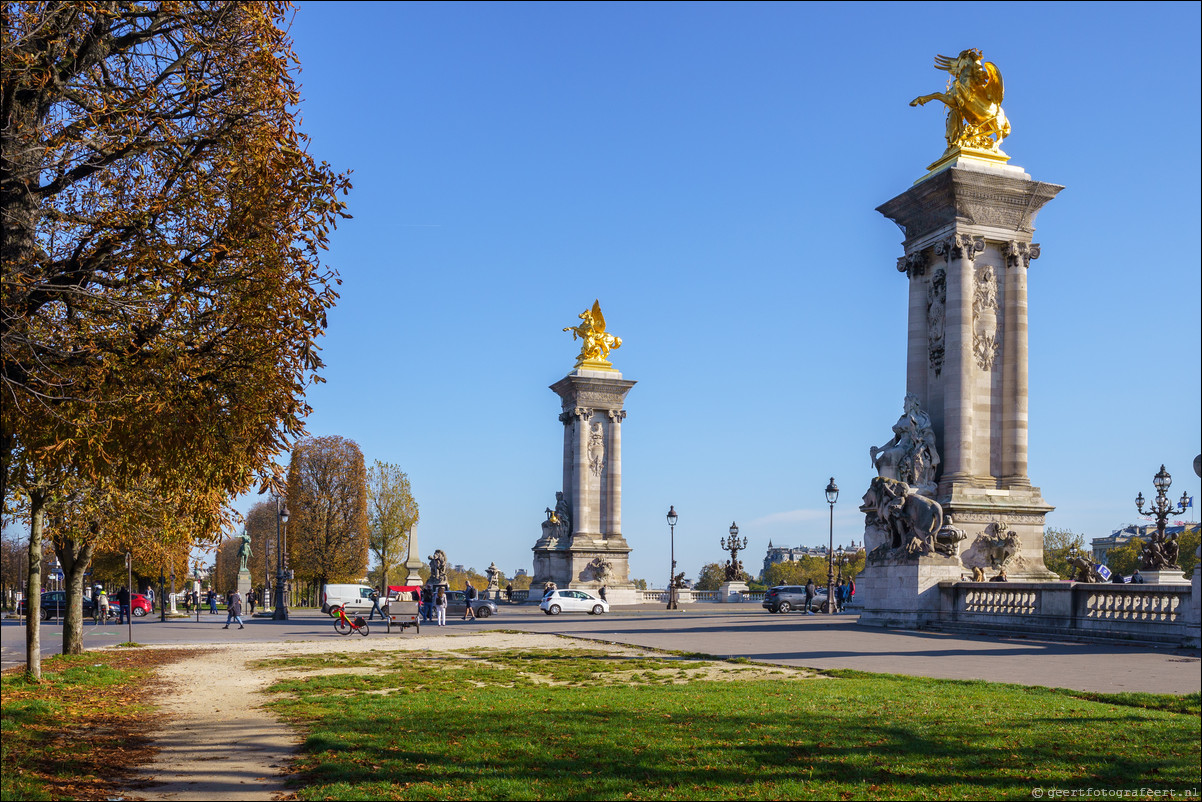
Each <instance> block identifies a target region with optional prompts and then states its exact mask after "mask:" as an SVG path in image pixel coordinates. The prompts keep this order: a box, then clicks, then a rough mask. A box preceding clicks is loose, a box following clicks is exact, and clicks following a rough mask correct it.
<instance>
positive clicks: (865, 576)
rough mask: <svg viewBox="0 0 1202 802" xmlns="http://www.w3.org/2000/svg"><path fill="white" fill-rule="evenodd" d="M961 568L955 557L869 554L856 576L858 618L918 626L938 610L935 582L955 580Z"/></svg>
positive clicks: (874, 622)
mask: <svg viewBox="0 0 1202 802" xmlns="http://www.w3.org/2000/svg"><path fill="white" fill-rule="evenodd" d="M963 571H964V568H963V567H962V566H961V565H960V561H959V560H957V559H956V558H955V557H944V556H942V555H929V556H925V557H919V558H917V559H915V560H893V559H879V558H878V559H873V558H872V557H871V556H870V557H869V560H868V564H867V565H865V566H864V570H863V571H861V572H860V574H859V575H858V576H857V577H856V595H855V598H856V601H857V602H858V605H857V606H859V607H860V608H861V612H860V621H859V622H860V623H861V624H865V625H867V626H875V627H898V628H903V629H904V628H913V627H918V626H921V625H922V624H924V623H926V622H928V621H930V620H933V619H934V618H936V617H937V616H938V614H939V583H940V582H957V581H959V580H960V578H961V574H962V573H963Z"/></svg>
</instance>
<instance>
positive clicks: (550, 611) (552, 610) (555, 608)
mask: <svg viewBox="0 0 1202 802" xmlns="http://www.w3.org/2000/svg"><path fill="white" fill-rule="evenodd" d="M559 612H560V611H559V605H558V604H552V605H551V606H550V607H548V608H547V615H559Z"/></svg>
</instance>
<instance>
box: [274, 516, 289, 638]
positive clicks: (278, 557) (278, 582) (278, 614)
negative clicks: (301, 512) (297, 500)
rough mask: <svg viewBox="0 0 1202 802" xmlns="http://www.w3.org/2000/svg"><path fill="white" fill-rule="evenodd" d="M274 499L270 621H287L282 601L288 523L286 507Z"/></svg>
mask: <svg viewBox="0 0 1202 802" xmlns="http://www.w3.org/2000/svg"><path fill="white" fill-rule="evenodd" d="M283 501H284V500H283V499H282V498H280V497H279V496H276V497H275V612H273V613H272V614H271V620H272V621H287V620H288V605H287V604H286V603H285V601H284V543H285V541H284V524H286V523H288V505H287V504H284V503H283Z"/></svg>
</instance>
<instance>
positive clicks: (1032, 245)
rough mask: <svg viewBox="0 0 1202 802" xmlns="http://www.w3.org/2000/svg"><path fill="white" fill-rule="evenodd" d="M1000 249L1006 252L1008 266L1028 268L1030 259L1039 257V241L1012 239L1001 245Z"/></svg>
mask: <svg viewBox="0 0 1202 802" xmlns="http://www.w3.org/2000/svg"><path fill="white" fill-rule="evenodd" d="M1002 251H1003V253H1005V254H1006V265H1007V266H1008V267H1020V266H1021V267H1024V268H1029V267H1030V266H1031V260H1032V259H1038V258H1039V243H1037V242H1022V241H1020V240H1012V241H1010V242H1007V243H1006V244H1005V245H1004V246H1003V247H1002Z"/></svg>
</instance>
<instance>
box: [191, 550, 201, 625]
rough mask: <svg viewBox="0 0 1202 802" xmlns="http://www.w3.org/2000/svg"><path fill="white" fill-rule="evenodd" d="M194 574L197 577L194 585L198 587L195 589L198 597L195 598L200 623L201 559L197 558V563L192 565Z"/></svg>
mask: <svg viewBox="0 0 1202 802" xmlns="http://www.w3.org/2000/svg"><path fill="white" fill-rule="evenodd" d="M192 576H194V577H196V579H195V580H194V583H193V584H194V587H195V588H196V590H195V591H194V592H195V593H196V599H195V602H196V623H198V624H199V623H200V560H197V561H196V563H195V565H193V566H192Z"/></svg>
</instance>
